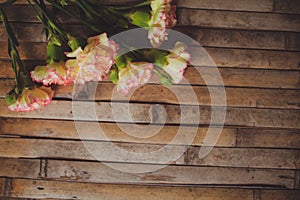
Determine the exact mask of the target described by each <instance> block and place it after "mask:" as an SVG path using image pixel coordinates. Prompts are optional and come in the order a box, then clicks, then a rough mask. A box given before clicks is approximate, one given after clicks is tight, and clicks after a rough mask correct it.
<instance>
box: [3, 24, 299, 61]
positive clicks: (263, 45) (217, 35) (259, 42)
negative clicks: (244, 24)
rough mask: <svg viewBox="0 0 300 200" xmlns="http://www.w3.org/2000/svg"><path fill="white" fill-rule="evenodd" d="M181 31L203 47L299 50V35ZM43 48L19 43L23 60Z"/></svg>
mask: <svg viewBox="0 0 300 200" xmlns="http://www.w3.org/2000/svg"><path fill="white" fill-rule="evenodd" d="M179 30H180V29H179ZM181 31H183V33H185V34H187V35H189V36H190V37H192V38H193V39H195V40H196V41H198V42H199V43H200V45H202V46H205V47H225V48H241V49H245V48H247V49H268V50H272V49H273V50H296V51H299V50H300V48H299V46H300V45H299V43H300V39H299V38H300V37H299V33H290V32H261V31H237V30H218V29H199V28H188V29H186V28H181ZM0 44H1V46H3V48H2V50H1V51H0V58H5V59H7V58H8V55H7V49H6V48H7V43H6V42H4V41H1V42H0ZM45 46H46V44H45V43H32V42H22V43H20V48H19V51H20V54H21V57H22V58H23V59H30V60H43V59H44V58H45V57H46V55H45V53H46V48H45ZM28 49H30V50H31V51H30V52H28ZM297 66H298V65H297Z"/></svg>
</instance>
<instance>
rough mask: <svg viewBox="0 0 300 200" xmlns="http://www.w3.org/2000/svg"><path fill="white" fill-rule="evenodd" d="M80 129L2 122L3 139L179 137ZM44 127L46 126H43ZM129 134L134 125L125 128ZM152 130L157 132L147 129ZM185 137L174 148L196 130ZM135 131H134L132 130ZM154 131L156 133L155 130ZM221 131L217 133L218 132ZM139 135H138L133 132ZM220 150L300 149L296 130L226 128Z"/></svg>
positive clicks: (107, 126)
mask: <svg viewBox="0 0 300 200" xmlns="http://www.w3.org/2000/svg"><path fill="white" fill-rule="evenodd" d="M76 123H77V125H78V126H80V127H83V128H82V129H84V130H85V131H84V134H81V135H80V137H79V135H78V132H77V130H76V127H75V124H74V122H73V121H54V120H39V119H15V118H14V119H0V127H1V129H0V130H1V135H3V136H16V137H18V136H20V137H37V138H57V139H72V140H74V139H75V140H78V139H83V140H101V141H106V140H107V138H108V139H109V140H110V141H113V142H122V141H123V142H130V143H144V144H146V143H147V144H168V143H169V142H170V141H171V140H172V138H174V137H175V136H176V134H177V131H178V128H177V127H173V126H164V127H163V128H162V130H161V131H160V132H159V133H157V134H156V135H154V136H152V137H149V138H141V137H133V136H130V135H128V134H127V133H126V132H124V131H121V130H120V128H119V127H118V125H116V124H111V123H99V124H98V123H97V125H99V126H100V127H101V129H102V130H103V132H104V133H105V135H106V137H100V135H99V132H98V130H97V129H95V128H94V127H95V124H94V123H91V122H76ZM40 124H43V126H40ZM122 126H126V127H127V128H126V129H127V130H128V129H129V128H130V127H132V125H130V124H128V125H126V124H123V125H122ZM148 128H149V129H150V128H152V129H154V128H156V127H155V126H154V127H151V126H150V127H148ZM182 129H184V130H185V134H184V135H182V136H181V137H182V140H181V141H180V142H178V143H175V144H186V143H184V141H187V140H186V139H185V138H186V137H190V136H191V134H190V133H191V131H192V130H193V129H194V128H189V127H182ZM133 130H134V129H133ZM154 130H155V129H154ZM207 130H208V128H205V127H199V128H198V129H197V135H196V136H195V139H194V141H193V143H192V144H193V145H202V144H203V139H204V136H205V135H206V133H207ZM215 130H218V129H215ZM134 133H135V134H136V135H137V134H138V131H137V132H134ZM216 146H220V147H259V148H281V149H282V148H286V149H290V148H291V149H300V137H299V130H295V129H280V130H277V129H256V128H247V129H245V128H244V129H240V128H237V130H236V129H235V128H223V130H222V133H221V135H220V137H219V139H218V142H217V143H216Z"/></svg>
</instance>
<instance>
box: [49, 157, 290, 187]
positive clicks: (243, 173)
mask: <svg viewBox="0 0 300 200" xmlns="http://www.w3.org/2000/svg"><path fill="white" fill-rule="evenodd" d="M111 164H112V163H111ZM114 167H115V168H118V169H124V170H128V169H130V168H131V167H134V169H136V168H142V169H149V166H147V165H131V164H114ZM131 169H132V168H131ZM47 175H48V176H47V177H48V179H55V180H66V181H79V182H96V183H126V184H127V183H130V184H170V185H178V184H180V185H182V184H184V185H190V184H192V185H202V184H205V185H207V184H208V185H214V184H218V185H244V186H246V185H248V186H252V187H255V186H258V185H265V186H267V185H268V186H272V187H284V188H285V187H286V188H293V187H294V172H293V171H290V170H272V169H269V170H264V169H245V168H220V167H188V166H183V167H182V166H168V167H166V168H163V169H160V170H158V171H155V172H150V173H140V174H130V173H126V172H121V171H116V170H114V169H112V168H109V167H107V166H105V165H104V164H101V163H94V162H92V163H87V162H69V161H55V160H49V161H48V171H47Z"/></svg>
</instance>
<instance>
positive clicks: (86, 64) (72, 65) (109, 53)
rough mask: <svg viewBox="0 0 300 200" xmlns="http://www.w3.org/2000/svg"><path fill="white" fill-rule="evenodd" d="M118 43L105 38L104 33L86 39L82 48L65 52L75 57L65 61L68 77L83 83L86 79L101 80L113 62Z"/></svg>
mask: <svg viewBox="0 0 300 200" xmlns="http://www.w3.org/2000/svg"><path fill="white" fill-rule="evenodd" d="M117 51H118V45H117V44H116V43H115V42H114V41H112V40H109V39H108V38H107V35H106V33H103V34H101V35H99V36H95V37H91V38H89V39H88V44H87V45H86V47H85V48H84V50H82V49H81V48H78V49H77V50H76V51H74V52H72V53H69V54H67V56H68V57H76V59H70V60H68V61H67V62H66V66H67V67H68V69H69V77H71V78H72V79H74V82H77V83H81V84H83V83H84V82H86V81H101V80H103V79H104V77H105V75H106V74H107V73H108V72H109V70H110V68H111V66H112V65H113V64H114V59H115V57H116V55H117Z"/></svg>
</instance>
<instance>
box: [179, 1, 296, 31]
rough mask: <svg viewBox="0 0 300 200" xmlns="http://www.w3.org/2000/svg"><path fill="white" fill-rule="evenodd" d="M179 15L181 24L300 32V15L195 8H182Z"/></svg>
mask: <svg viewBox="0 0 300 200" xmlns="http://www.w3.org/2000/svg"><path fill="white" fill-rule="evenodd" d="M251 4H253V2H251ZM178 15H179V16H178V25H181V26H199V27H209V28H210V27H218V28H224V29H244V30H268V31H292V32H300V18H299V16H298V15H283V14H270V13H253V12H231V11H212V10H195V9H181V10H179V11H178Z"/></svg>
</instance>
